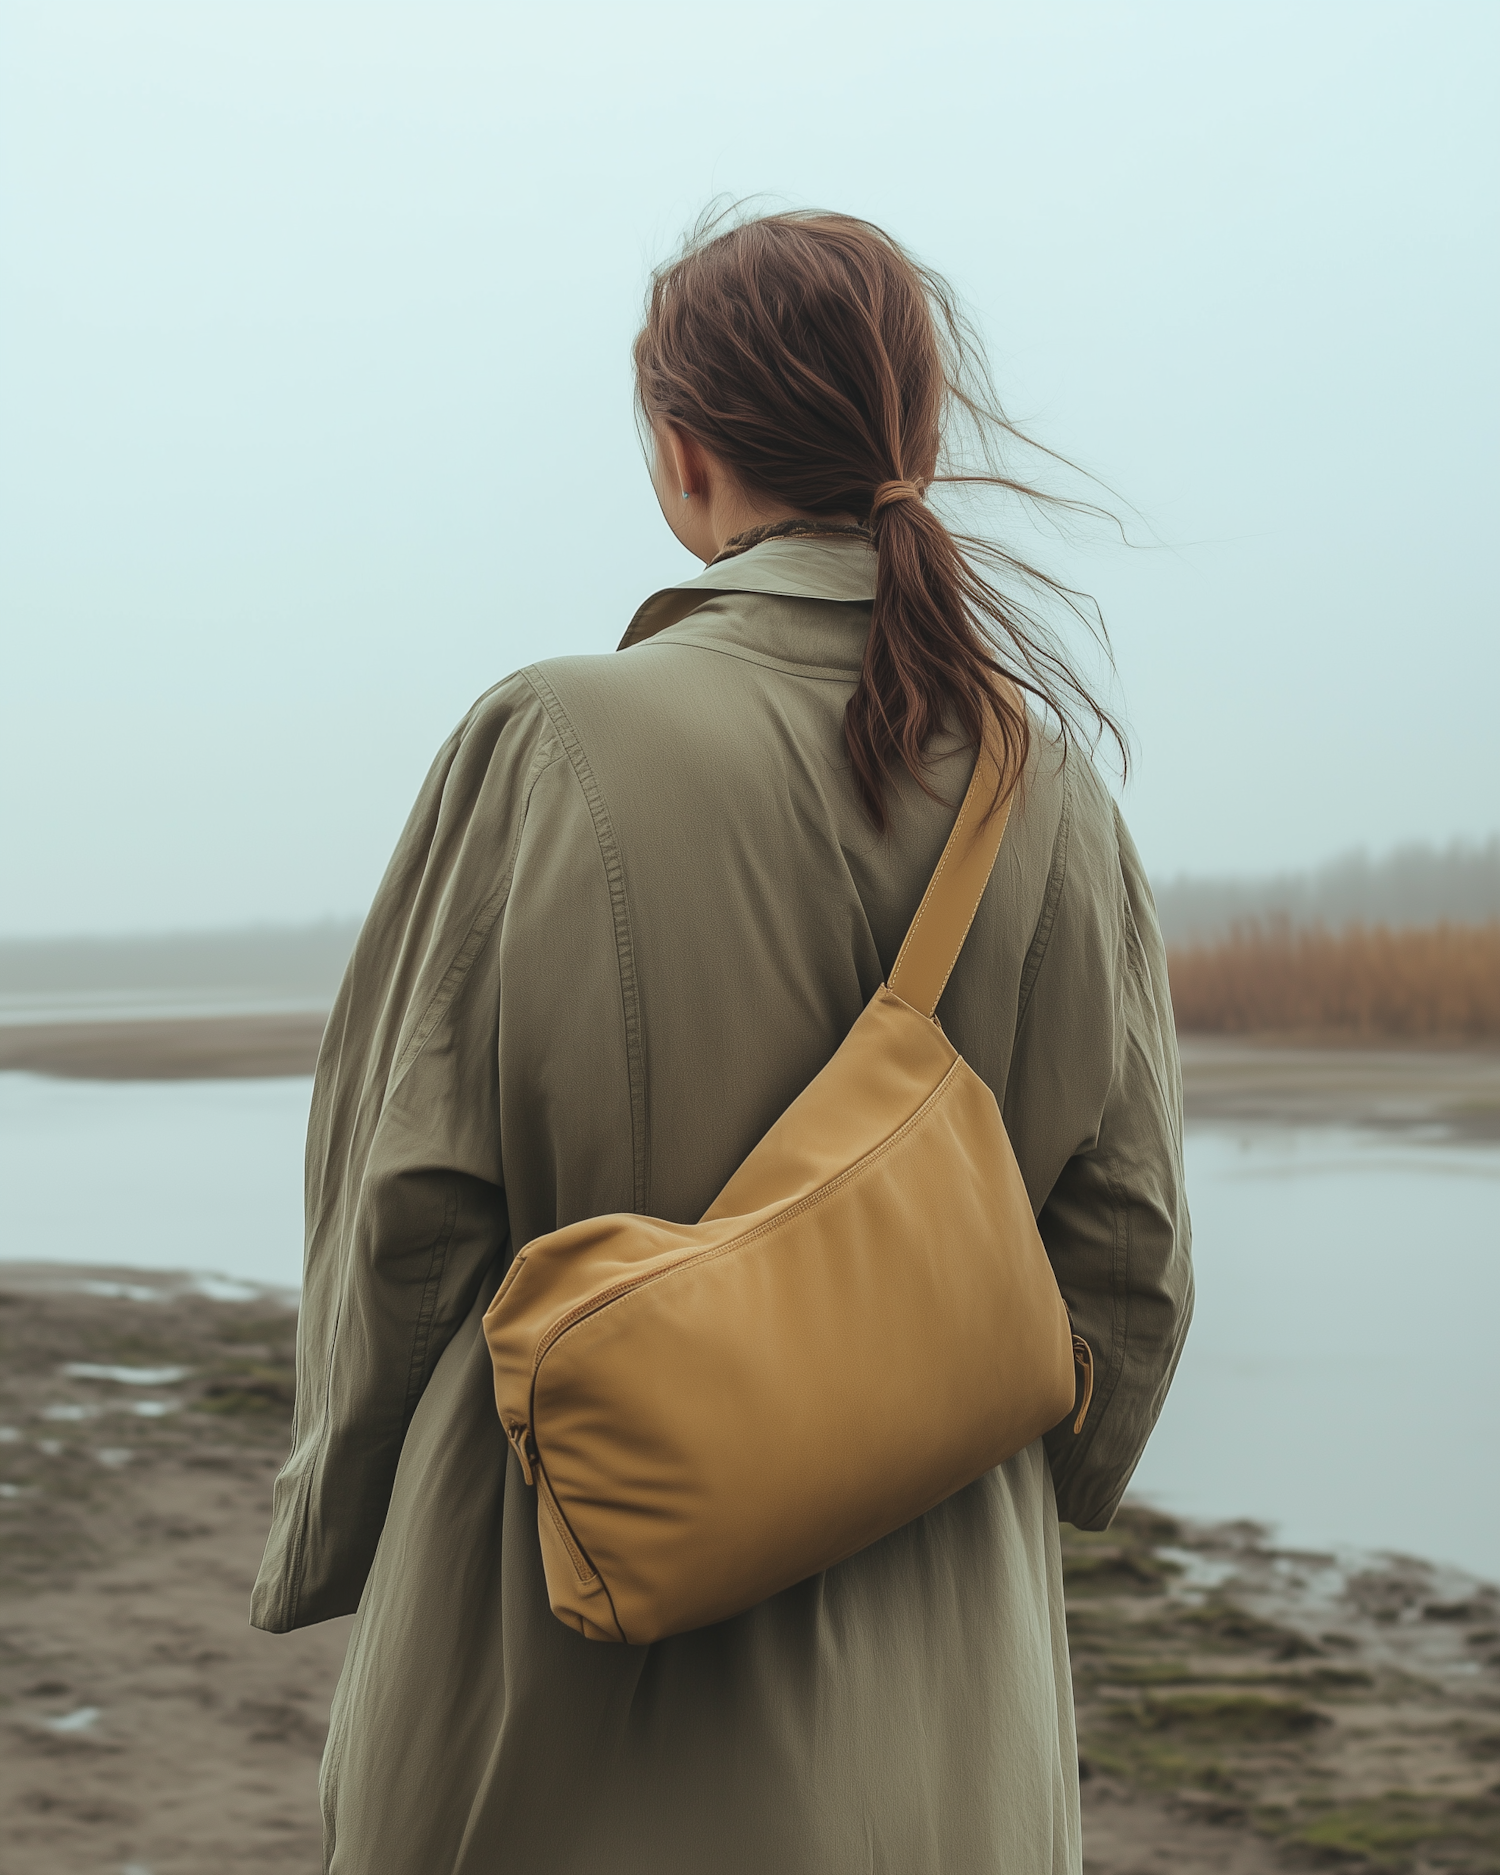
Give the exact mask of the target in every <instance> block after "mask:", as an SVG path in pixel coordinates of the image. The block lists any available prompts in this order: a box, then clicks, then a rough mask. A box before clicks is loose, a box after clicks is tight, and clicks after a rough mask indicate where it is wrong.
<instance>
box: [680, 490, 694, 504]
mask: <svg viewBox="0 0 1500 1875" xmlns="http://www.w3.org/2000/svg"><path fill="white" fill-rule="evenodd" d="M682 499H683V500H684V501H691V500H692V499H693V497H692V496H691V495H690V494H689V493H688V491H687V489H683V491H682Z"/></svg>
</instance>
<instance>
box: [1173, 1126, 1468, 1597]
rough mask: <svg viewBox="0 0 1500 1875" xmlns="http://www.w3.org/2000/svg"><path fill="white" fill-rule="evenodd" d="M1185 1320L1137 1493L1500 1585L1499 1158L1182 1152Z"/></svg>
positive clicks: (1329, 1134)
mask: <svg viewBox="0 0 1500 1875" xmlns="http://www.w3.org/2000/svg"><path fill="white" fill-rule="evenodd" d="M1187 1160H1188V1194H1189V1199H1190V1202H1191V1204H1192V1209H1193V1236H1194V1246H1193V1247H1194V1261H1195V1263H1196V1266H1197V1280H1198V1305H1197V1313H1196V1315H1195V1317H1194V1322H1193V1329H1192V1333H1191V1334H1190V1335H1189V1337H1188V1343H1187V1348H1186V1351H1185V1352H1184V1354H1183V1357H1182V1365H1181V1366H1180V1368H1179V1369H1178V1374H1177V1380H1176V1383H1175V1385H1174V1386H1173V1389H1172V1392H1171V1394H1170V1395H1169V1397H1168V1400H1167V1405H1166V1409H1165V1411H1164V1412H1163V1414H1162V1419H1161V1423H1160V1424H1159V1426H1158V1427H1157V1430H1156V1433H1155V1434H1154V1436H1153V1438H1152V1441H1151V1444H1150V1445H1149V1446H1148V1447H1147V1450H1146V1455H1145V1457H1144V1458H1143V1459H1142V1461H1141V1465H1140V1469H1139V1470H1138V1471H1137V1473H1136V1489H1137V1490H1138V1491H1139V1492H1140V1494H1141V1495H1142V1496H1145V1497H1149V1498H1150V1499H1152V1500H1153V1501H1154V1502H1156V1503H1158V1504H1160V1505H1161V1506H1162V1507H1163V1509H1166V1510H1176V1511H1181V1512H1183V1513H1186V1514H1188V1515H1191V1516H1193V1517H1209V1518H1229V1517H1254V1518H1257V1519H1262V1520H1264V1521H1266V1522H1269V1523H1272V1524H1274V1525H1276V1526H1277V1529H1278V1532H1279V1535H1280V1537H1281V1539H1282V1541H1284V1542H1286V1543H1289V1544H1294V1545H1307V1546H1310V1547H1323V1546H1326V1545H1329V1544H1332V1543H1336V1542H1342V1543H1352V1544H1356V1545H1359V1546H1361V1547H1366V1548H1373V1549H1395V1550H1406V1551H1408V1552H1410V1553H1412V1554H1414V1555H1420V1556H1428V1557H1431V1558H1433V1559H1434V1560H1437V1561H1445V1562H1453V1563H1458V1564H1460V1565H1462V1566H1464V1567H1466V1568H1469V1569H1472V1570H1474V1571H1476V1572H1477V1573H1479V1574H1481V1575H1484V1576H1487V1577H1490V1578H1493V1579H1500V1488H1497V1487H1500V1464H1497V1461H1496V1452H1495V1447H1496V1434H1497V1432H1500V1411H1497V1407H1496V1394H1495V1383H1494V1369H1493V1358H1492V1355H1491V1347H1492V1343H1493V1329H1494V1323H1495V1322H1496V1320H1497V1318H1500V1151H1496V1150H1495V1149H1493V1148H1479V1147H1453V1146H1443V1145H1440V1144H1436V1143H1432V1144H1426V1143H1420V1142H1417V1141H1406V1142H1398V1141H1392V1140H1390V1139H1388V1138H1383V1137H1381V1136H1380V1135H1378V1134H1372V1133H1359V1134H1356V1133H1341V1132H1336V1131H1333V1130H1331V1129H1328V1130H1323V1129H1312V1128H1309V1129H1305V1130H1299V1131H1296V1132H1269V1131H1268V1132H1262V1133H1252V1134H1248V1135H1245V1134H1242V1135H1238V1136H1237V1135H1234V1134H1229V1133H1218V1132H1198V1133H1190V1134H1189V1135H1188V1146H1187Z"/></svg>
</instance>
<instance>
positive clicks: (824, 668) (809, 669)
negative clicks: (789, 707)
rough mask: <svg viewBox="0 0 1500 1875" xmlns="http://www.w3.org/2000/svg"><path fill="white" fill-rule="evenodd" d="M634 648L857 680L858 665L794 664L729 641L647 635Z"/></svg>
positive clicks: (821, 680) (826, 680)
mask: <svg viewBox="0 0 1500 1875" xmlns="http://www.w3.org/2000/svg"><path fill="white" fill-rule="evenodd" d="M631 649H632V650H634V651H645V650H647V649H651V650H656V651H707V652H710V653H712V655H713V656H714V657H716V658H734V659H735V660H736V661H737V662H738V663H740V664H755V665H758V666H759V667H760V669H761V670H765V671H777V672H779V673H780V674H781V676H783V677H805V678H806V679H807V680H808V682H809V683H814V684H857V683H858V682H859V671H858V669H857V668H856V669H850V670H844V669H842V668H840V667H839V666H838V665H836V664H793V663H792V662H791V661H790V660H789V659H786V658H773V657H770V656H768V655H767V654H766V653H765V652H764V651H741V650H739V649H737V648H732V647H731V646H729V645H704V644H694V643H693V641H692V640H691V639H689V638H674V639H673V640H672V641H671V642H670V643H669V644H658V643H657V642H656V641H655V640H654V639H651V638H647V639H646V640H644V642H643V643H641V644H639V645H632V647H631Z"/></svg>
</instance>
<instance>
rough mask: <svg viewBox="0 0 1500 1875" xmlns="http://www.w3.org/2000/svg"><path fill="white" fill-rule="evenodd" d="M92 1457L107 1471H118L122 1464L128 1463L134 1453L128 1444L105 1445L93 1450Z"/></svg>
mask: <svg viewBox="0 0 1500 1875" xmlns="http://www.w3.org/2000/svg"><path fill="white" fill-rule="evenodd" d="M94 1457H95V1458H97V1459H98V1461H99V1463H100V1464H101V1465H103V1466H105V1467H106V1469H108V1470H109V1471H119V1470H120V1468H121V1467H122V1466H124V1465H128V1464H129V1463H130V1461H131V1459H133V1458H134V1457H135V1453H134V1452H133V1451H132V1450H131V1448H130V1447H129V1446H128V1445H106V1446H104V1447H102V1448H101V1450H99V1451H97V1452H95V1454H94Z"/></svg>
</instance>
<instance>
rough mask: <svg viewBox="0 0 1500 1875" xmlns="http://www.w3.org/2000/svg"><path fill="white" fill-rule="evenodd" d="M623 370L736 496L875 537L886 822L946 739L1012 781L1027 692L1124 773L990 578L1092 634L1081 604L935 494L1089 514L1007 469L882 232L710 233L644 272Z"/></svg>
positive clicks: (963, 350)
mask: <svg viewBox="0 0 1500 1875" xmlns="http://www.w3.org/2000/svg"><path fill="white" fill-rule="evenodd" d="M726 221H728V222H729V224H730V225H728V226H726V225H725V224H726ZM635 368H636V386H637V394H638V397H639V399H640V404H641V408H642V411H643V413H644V414H645V415H646V416H647V418H648V419H654V418H658V417H660V418H665V419H666V420H667V421H668V422H670V423H673V424H676V425H677V426H678V427H679V428H680V429H682V430H684V431H686V432H687V433H688V434H689V435H691V436H693V437H695V438H696V439H697V440H698V442H700V443H701V444H702V445H703V446H704V447H705V448H707V449H708V450H710V451H711V452H712V453H713V454H714V455H715V456H717V457H718V459H719V460H720V461H721V462H722V463H723V464H724V465H725V467H726V468H727V469H728V470H729V471H730V473H731V474H732V475H733V476H734V477H735V478H736V480H737V481H738V482H739V483H740V485H741V486H742V487H743V488H744V489H745V490H746V492H747V493H749V494H752V495H755V496H759V497H761V498H762V499H764V498H766V497H769V498H771V499H772V500H774V501H776V502H778V503H784V504H785V505H786V506H788V507H790V508H794V509H796V510H797V511H798V512H799V513H801V514H804V515H812V516H820V515H821V516H828V517H833V516H836V515H848V514H852V515H855V516H857V517H858V518H859V519H860V520H861V521H868V524H869V526H870V529H871V532H872V534H873V538H874V543H875V549H876V555H877V572H876V581H875V603H874V609H873V613H872V616H871V623H870V635H869V641H868V644H867V647H866V650H865V659H864V669H863V671H862V672H861V675H860V680H859V684H858V687H857V688H856V689H855V692H854V695H853V696H852V697H851V698H850V700H849V705H848V709H847V711H846V714H845V718H844V736H845V739H846V741H847V743H848V746H849V754H850V757H851V759H852V761H853V765H854V774H855V779H856V782H857V784H858V787H859V790H860V793H861V796H862V797H863V799H864V802H865V805H866V806H867V808H868V809H869V811H870V814H871V816H872V818H873V819H874V821H875V823H876V825H877V826H880V827H882V828H883V827H884V826H885V824H886V809H885V787H886V783H887V780H888V778H889V776H890V773H891V770H892V768H893V767H894V765H895V764H896V763H897V762H900V763H903V764H904V765H905V766H906V767H907V768H908V769H909V770H910V771H911V773H912V774H913V775H914V776H915V777H916V778H917V780H918V781H919V782H920V783H921V784H922V786H923V787H924V788H925V787H927V782H926V780H925V779H924V769H925V765H926V756H925V751H926V747H927V743H928V740H929V738H930V737H931V736H932V734H933V733H934V731H936V730H937V729H939V728H940V727H942V726H943V725H944V723H945V722H948V723H955V722H956V725H957V726H958V727H961V728H962V730H963V731H964V733H965V734H966V735H967V736H968V738H969V739H970V740H971V741H972V742H974V743H975V744H977V743H978V742H979V740H980V737H981V736H982V735H983V734H984V732H985V731H986V729H987V727H991V726H992V731H993V734H994V735H995V737H996V740H997V744H998V752H999V753H1000V756H1001V758H1002V759H1001V768H1002V772H1003V774H1004V776H1005V778H1006V780H1005V784H1004V785H1005V786H1012V785H1014V783H1015V781H1016V780H1017V779H1018V778H1019V776H1020V773H1021V770H1022V767H1023V766H1024V764H1025V761H1026V756H1027V753H1028V751H1029V749H1030V745H1031V730H1030V724H1029V721H1028V717H1027V712H1026V708H1025V704H1024V701H1023V700H1022V699H1021V698H1020V697H1019V696H1018V695H1017V692H1018V691H1025V692H1028V693H1030V695H1032V696H1033V697H1035V698H1036V699H1037V700H1038V701H1039V702H1040V703H1041V704H1042V705H1043V706H1044V707H1045V708H1047V709H1049V710H1050V711H1051V713H1052V714H1053V715H1054V717H1055V718H1056V719H1057V720H1058V722H1059V725H1060V727H1061V730H1062V734H1063V736H1064V738H1065V739H1066V737H1067V735H1068V734H1069V731H1070V730H1071V729H1073V728H1075V727H1076V725H1077V719H1078V716H1079V715H1080V714H1082V715H1083V716H1085V717H1087V718H1090V719H1092V723H1093V725H1094V728H1095V730H1096V731H1107V732H1108V733H1109V734H1110V735H1111V736H1112V737H1113V738H1114V740H1115V742H1116V744H1117V745H1118V747H1119V750H1120V754H1121V758H1122V760H1123V759H1124V758H1125V754H1126V750H1125V743H1124V738H1123V735H1122V733H1121V731H1120V729H1119V727H1118V726H1117V724H1116V723H1115V722H1114V720H1113V719H1112V718H1111V717H1110V715H1109V714H1108V712H1107V711H1106V710H1105V709H1104V708H1103V706H1102V705H1100V704H1099V703H1097V702H1096V701H1095V700H1094V698H1093V697H1092V696H1091V695H1090V694H1089V692H1088V690H1087V689H1086V688H1085V686H1084V684H1083V683H1082V681H1081V680H1080V678H1079V677H1078V676H1077V675H1076V674H1075V673H1074V671H1073V670H1072V668H1071V667H1070V665H1069V663H1068V661H1067V659H1066V657H1065V656H1064V654H1063V652H1062V651H1061V649H1060V648H1059V647H1058V645H1057V643H1056V641H1055V639H1054V638H1053V636H1052V634H1051V633H1050V632H1049V631H1048V630H1047V628H1046V627H1045V625H1043V624H1042V622H1041V621H1040V619H1039V618H1038V617H1037V616H1036V614H1035V613H1034V612H1033V611H1032V610H1031V608H1030V607H1029V606H1027V605H1026V604H1024V603H1022V602H1020V601H1019V600H1017V599H1016V598H1014V597H1012V596H1008V595H1007V594H1005V593H1003V592H1002V591H1001V590H1000V589H999V588H998V587H997V586H996V585H995V584H993V583H992V582H991V581H990V580H989V579H986V578H985V577H984V575H983V573H982V572H981V571H980V567H981V565H982V564H984V563H986V562H988V563H989V564H990V565H991V566H993V567H998V568H1000V569H1002V570H1003V571H1004V572H1005V573H1008V574H1010V575H1014V576H1016V577H1017V578H1018V579H1019V581H1020V583H1021V584H1022V585H1023V586H1025V587H1026V588H1028V589H1029V590H1030V591H1032V592H1033V593H1036V592H1042V593H1044V594H1050V595H1052V596H1053V597H1056V598H1060V599H1061V600H1062V601H1063V602H1064V603H1065V604H1066V605H1067V606H1068V607H1069V608H1070V609H1071V610H1072V611H1073V612H1074V613H1075V614H1076V615H1078V616H1079V617H1080V618H1085V620H1086V622H1089V623H1090V628H1091V629H1095V628H1094V626H1093V624H1092V622H1091V621H1089V620H1088V619H1087V616H1086V612H1085V607H1086V605H1087V603H1088V602H1086V601H1083V600H1082V599H1081V597H1080V595H1078V594H1077V593H1074V592H1072V591H1070V590H1069V589H1068V588H1066V587H1064V586H1062V585H1061V584H1059V583H1058V582H1057V581H1055V580H1053V579H1051V578H1049V577H1048V576H1047V575H1046V574H1045V573H1043V572H1041V571H1040V570H1039V569H1038V568H1036V567H1034V566H1031V565H1030V564H1028V563H1027V562H1026V561H1024V560H1021V559H1018V558H1016V557H1015V556H1013V555H1012V554H1010V553H1008V552H1006V551H1005V550H1004V549H1002V548H1000V547H999V546H997V545H995V544H994V543H992V542H988V541H984V540H978V539H974V538H971V537H968V536H956V535H954V534H952V533H950V531H949V529H948V528H947V526H946V525H945V524H944V523H943V521H942V519H941V518H940V517H939V515H938V514H937V513H936V511H935V510H934V509H933V508H932V507H931V506H930V504H929V503H928V502H927V500H926V499H925V496H926V491H927V490H928V489H929V488H930V487H931V486H932V484H933V483H935V482H948V483H964V484H970V485H972V484H989V485H991V486H994V487H998V488H1002V489H1004V490H1006V491H1008V492H1009V493H1010V494H1011V495H1014V496H1019V497H1021V498H1022V499H1023V500H1026V501H1031V502H1036V503H1043V504H1047V505H1049V506H1052V507H1061V508H1065V509H1069V510H1072V511H1075V512H1077V511H1079V510H1080V509H1086V508H1087V509H1089V511H1091V512H1094V513H1098V512H1100V510H1097V509H1092V508H1090V504H1087V503H1080V502H1077V501H1072V500H1065V499H1062V498H1059V497H1057V496H1055V495H1051V494H1047V493H1045V492H1043V491H1042V490H1041V489H1039V488H1035V487H1032V486H1030V485H1029V484H1027V483H1025V482H1021V481H1018V480H1016V479H1015V478H1013V477H1011V476H1009V475H1007V474H1004V473H1002V472H1001V471H1000V469H999V468H998V466H997V463H996V458H995V456H994V453H993V448H992V445H993V444H994V443H995V442H996V441H1000V440H1006V439H1014V440H1017V441H1020V442H1022V443H1026V444H1028V445H1029V446H1031V447H1035V448H1040V447H1041V446H1040V445H1036V444H1031V443H1030V439H1029V438H1026V437H1024V436H1022V434H1021V433H1020V432H1019V431H1018V430H1016V429H1015V427H1014V426H1013V425H1012V424H1011V423H1010V422H1009V420H1008V419H1007V418H1006V416H1005V414H1004V412H1003V411H1002V410H1001V408H1000V406H999V404H998V402H997V401H996V398H995V396H994V393H993V390H992V389H991V388H990V382H989V376H988V372H987V370H986V368H985V364H984V355H983V351H982V348H981V347H980V345H979V342H978V340H977V338H976V337H975V335H974V333H973V330H972V328H971V327H970V325H969V324H968V322H967V320H966V319H965V318H964V316H963V314H962V312H961V311H960V309H959V307H958V304H957V302H956V300H955V298H954V295H953V293H952V290H951V289H950V288H949V287H948V285H947V284H946V282H944V281H943V280H942V279H941V278H940V277H939V276H938V275H936V274H934V273H932V272H931V271H930V270H929V269H927V268H925V267H922V266H921V265H919V264H918V263H917V262H916V261H915V260H913V259H912V257H911V256H910V255H909V254H907V253H906V252H905V251H904V250H903V249H902V248H901V247H900V246H898V244H897V243H896V242H895V241H893V240H892V239H891V237H890V236H889V235H887V234H885V233H883V232H882V231H881V230H880V229H879V228H877V227H874V226H873V225H872V224H871V223H869V222H867V221H859V220H857V219H855V218H854V217H853V216H850V215H832V214H823V213H817V212H812V211H802V212H797V211H793V212H787V213H780V214H771V215H763V216H758V217H756V218H755V219H753V220H735V219H734V211H730V213H729V215H728V216H726V215H724V214H722V213H721V214H710V215H708V216H705V218H704V219H703V220H702V221H701V222H700V223H699V224H698V226H697V228H696V229H695V230H694V231H693V233H692V234H691V235H690V236H689V238H688V241H687V243H686V245H685V246H684V248H683V251H682V252H681V253H680V254H679V255H678V257H677V258H676V259H675V260H673V261H671V262H669V263H668V264H667V265H665V266H663V267H661V268H658V269H657V271H656V273H655V274H654V275H653V276H652V281H651V290H650V294H649V297H648V300H647V307H646V319H645V324H644V326H643V327H642V329H641V332H640V335H639V337H638V338H637V339H636V342H635ZM955 416H957V417H959V418H966V419H967V420H968V426H969V428H970V430H971V431H972V432H973V433H974V434H976V435H977V436H978V438H979V440H980V443H981V460H980V464H979V467H978V468H977V469H970V470H969V471H968V472H962V473H961V472H958V470H957V469H956V468H954V467H953V466H952V452H951V450H950V449H949V448H947V447H946V446H945V445H946V444H947V443H948V437H947V435H946V432H947V431H948V430H949V429H950V428H951V427H952V422H951V420H952V419H953V418H954V417H955ZM1043 453H1044V454H1047V455H1049V456H1050V455H1052V453H1053V452H1051V451H1043ZM1053 459H1054V460H1057V461H1061V460H1062V459H1061V458H1058V457H1054V458H1053ZM1013 583H1014V582H1013ZM1096 635H1097V636H1099V637H1101V638H1102V635H1103V634H1102V626H1100V627H1098V628H1097V631H1096ZM996 677H1001V678H1004V679H1008V680H1009V681H1008V683H999V684H997V683H996V682H995V681H994V680H995V678H996ZM1011 686H1014V688H1012V687H1011ZM929 791H930V790H929ZM1002 798H1003V797H1002Z"/></svg>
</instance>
